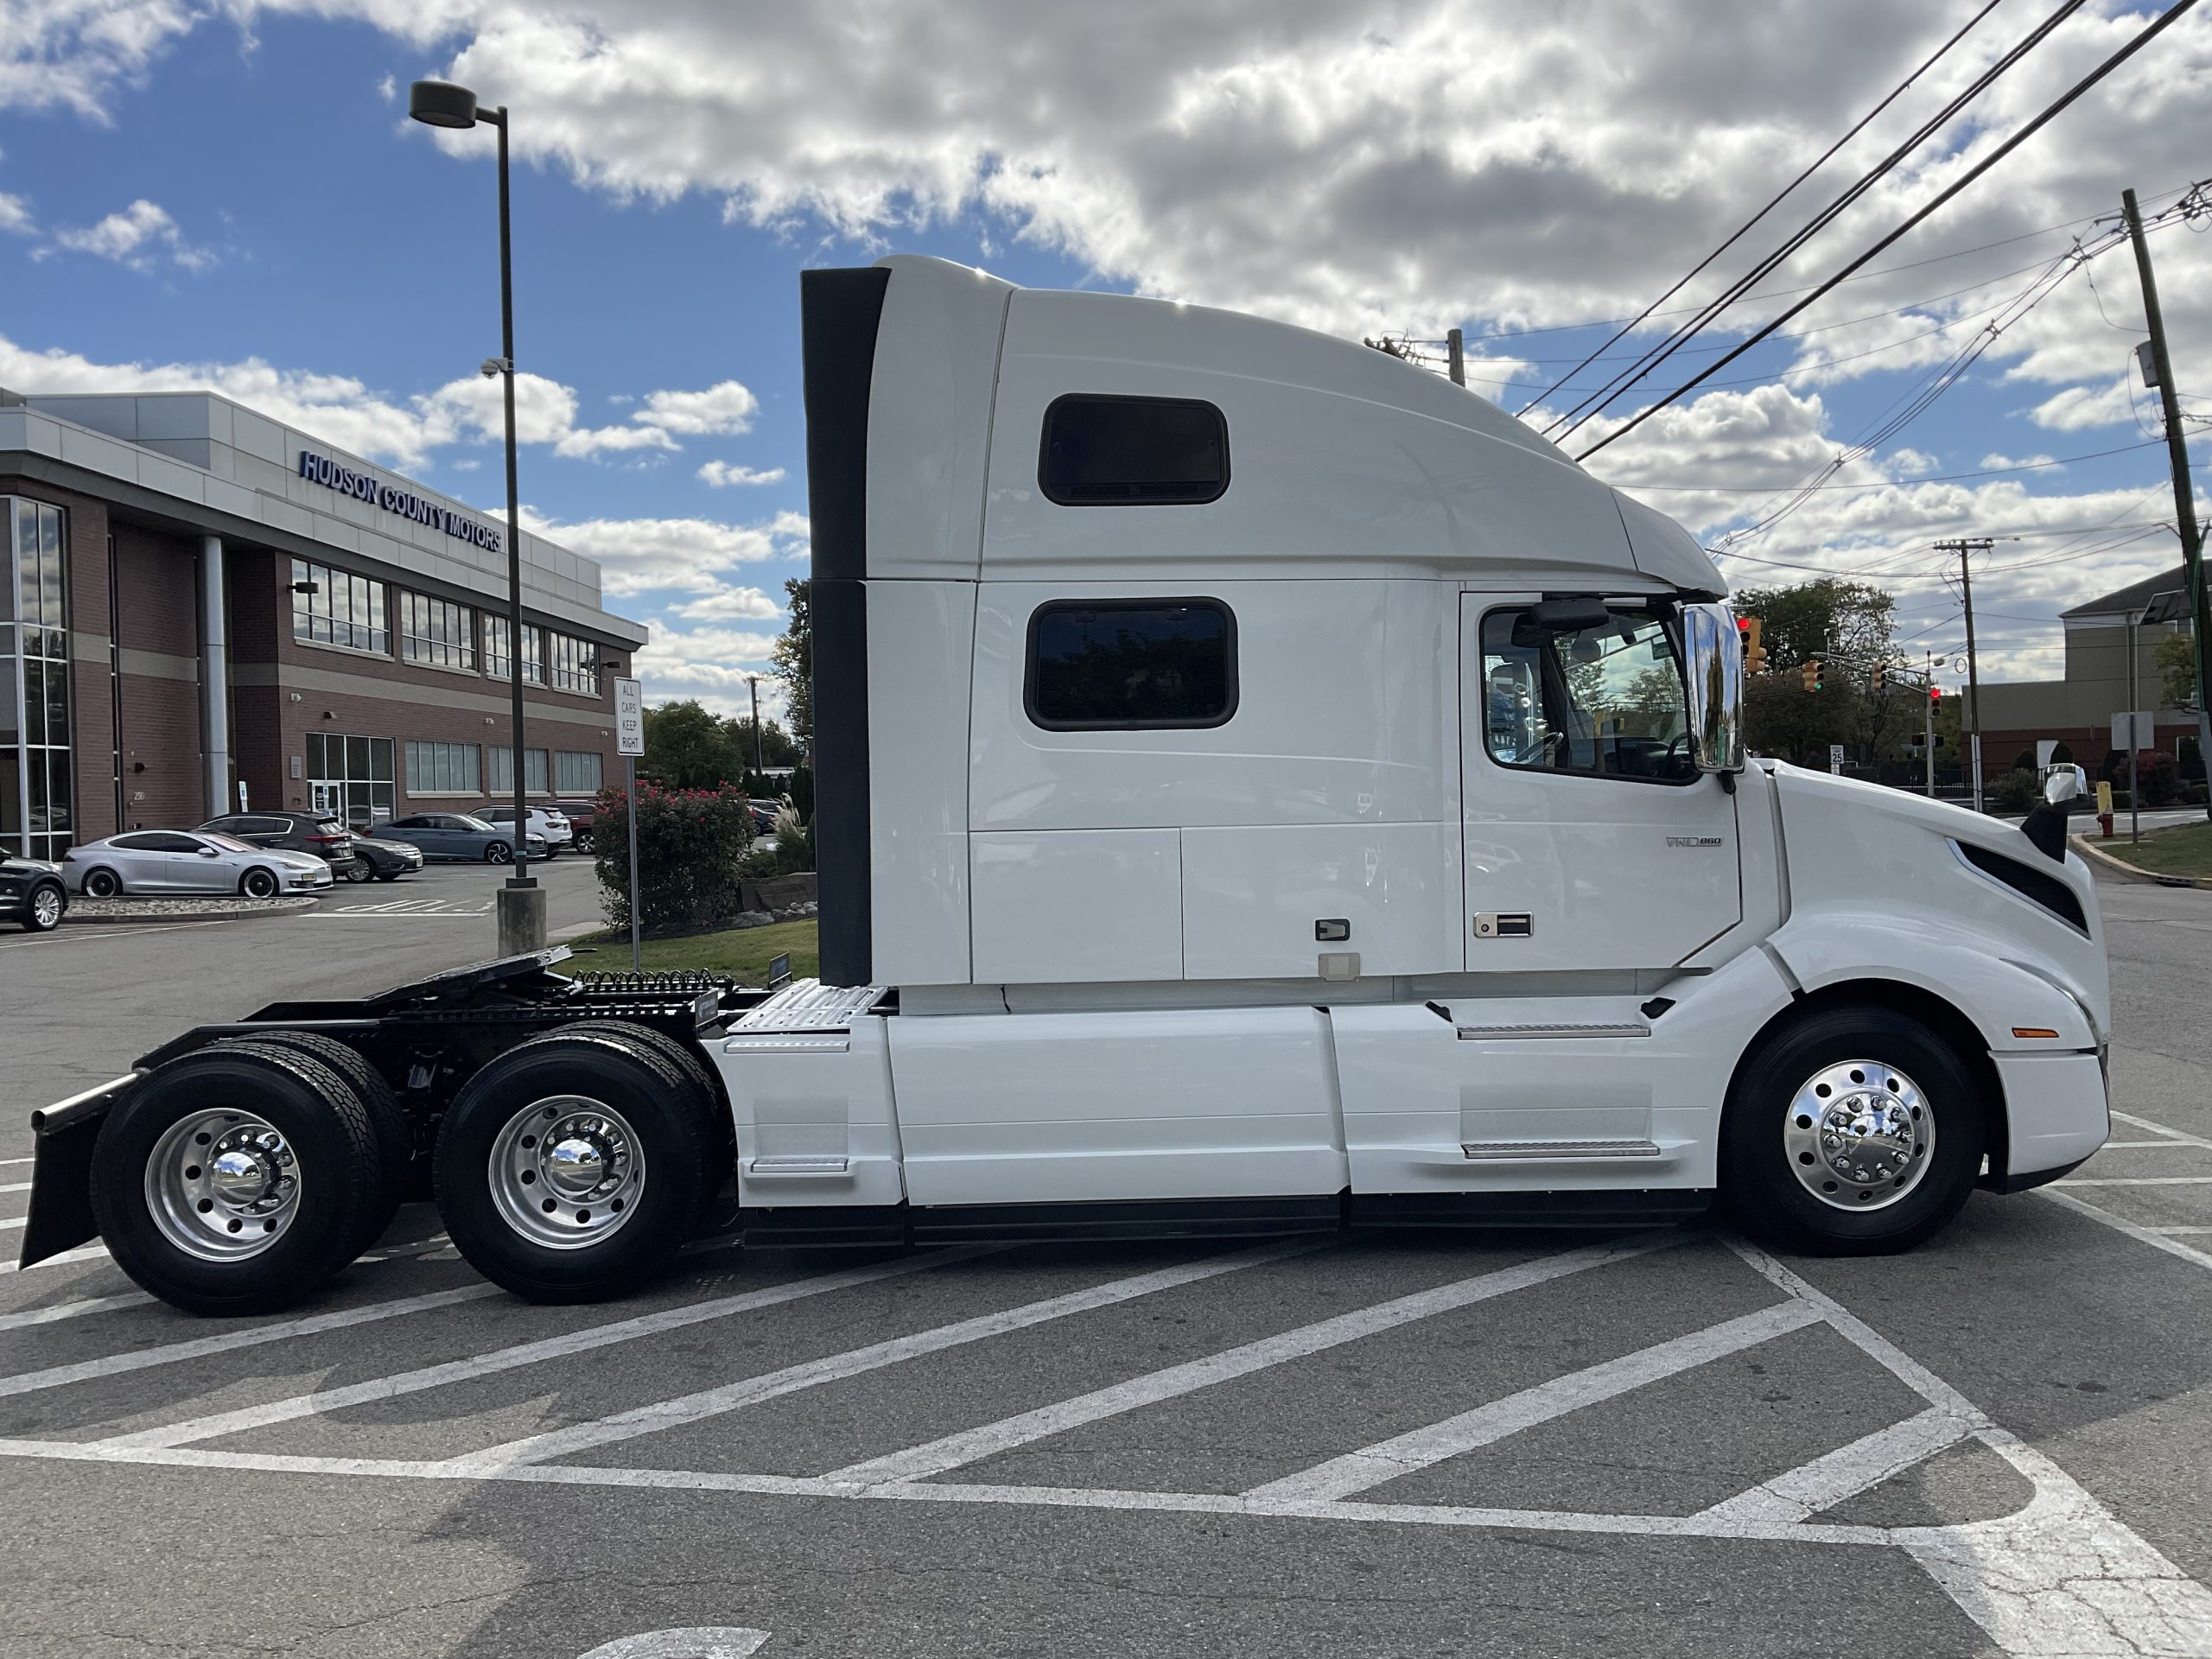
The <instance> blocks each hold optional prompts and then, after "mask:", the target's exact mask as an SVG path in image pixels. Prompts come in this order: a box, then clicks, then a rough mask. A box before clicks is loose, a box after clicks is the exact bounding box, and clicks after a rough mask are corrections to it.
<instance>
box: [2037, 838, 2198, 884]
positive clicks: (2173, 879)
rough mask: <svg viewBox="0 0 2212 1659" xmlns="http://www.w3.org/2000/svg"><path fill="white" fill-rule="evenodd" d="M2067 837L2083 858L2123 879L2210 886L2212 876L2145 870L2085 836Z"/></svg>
mask: <svg viewBox="0 0 2212 1659" xmlns="http://www.w3.org/2000/svg"><path fill="white" fill-rule="evenodd" d="M2069 839H2070V840H2071V841H2072V842H2073V844H2074V850H2075V852H2077V853H2079V854H2081V855H2082V857H2083V858H2084V859H2086V860H2088V861H2089V862H2090V863H2091V864H2094V865H2095V866H2097V867H2098V868H2101V869H2104V870H2107V871H2109V872H2110V873H2111V874H2113V875H2116V876H2118V877H2119V878H2120V880H2123V881H2148V882H2150V883H2152V885H2153V886H2156V887H2212V876H2206V875H2165V874H2161V873H2160V872H2158V871H2157V870H2146V869H2145V868H2142V867H2141V866H2140V865H2137V864H2130V863H2129V862H2128V861H2126V859H2123V858H2117V857H2115V856H2113V855H2112V854H2110V853H2108V852H2107V851H2105V849H2103V848H2101V847H2099V846H2096V845H2094V844H2093V843H2092V842H2090V841H2089V840H2088V838H2087V837H2085V836H2072V837H2070V838H2069Z"/></svg>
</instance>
